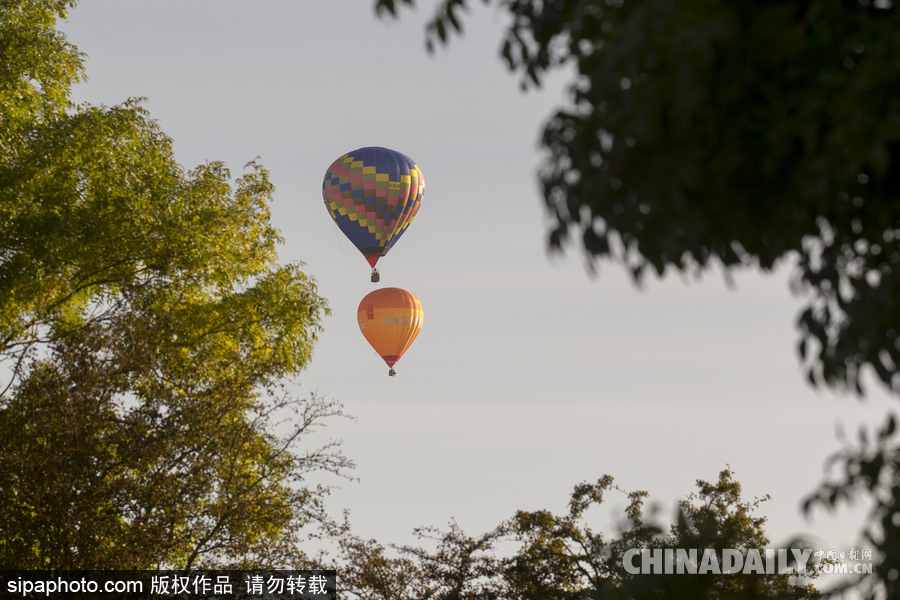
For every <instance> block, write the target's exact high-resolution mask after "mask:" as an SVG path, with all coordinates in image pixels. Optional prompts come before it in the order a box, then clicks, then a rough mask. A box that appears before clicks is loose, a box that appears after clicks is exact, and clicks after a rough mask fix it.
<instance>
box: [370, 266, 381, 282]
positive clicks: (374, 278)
mask: <svg viewBox="0 0 900 600" xmlns="http://www.w3.org/2000/svg"><path fill="white" fill-rule="evenodd" d="M379 281H381V275H379V274H378V269H374V268H373V269H372V283H378V282H379Z"/></svg>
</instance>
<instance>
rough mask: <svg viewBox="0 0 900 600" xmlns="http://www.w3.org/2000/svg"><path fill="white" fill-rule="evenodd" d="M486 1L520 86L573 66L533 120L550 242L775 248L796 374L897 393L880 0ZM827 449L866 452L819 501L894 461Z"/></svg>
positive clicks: (890, 89) (380, 2)
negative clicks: (793, 324)
mask: <svg viewBox="0 0 900 600" xmlns="http://www.w3.org/2000/svg"><path fill="white" fill-rule="evenodd" d="M484 2H485V4H490V3H491V0H484ZM403 4H405V5H412V4H413V2H412V0H376V2H375V7H376V11H377V12H378V13H380V14H389V15H394V16H396V15H397V13H398V12H399V7H400V6H401V5H403ZM469 4H470V3H469V2H467V1H466V0H442V1H441V2H439V3H438V7H437V10H436V12H435V15H434V17H433V19H432V20H431V21H430V23H429V24H428V25H427V35H426V41H427V45H428V47H429V48H433V47H434V46H435V44H437V43H447V42H448V41H449V39H450V38H451V36H452V35H453V34H454V32H457V33H458V32H461V31H462V20H461V18H460V16H461V13H462V12H465V10H466V9H467V7H468V6H469ZM494 4H495V5H496V6H498V7H499V9H500V11H501V12H503V13H505V14H506V16H507V17H508V26H507V28H506V32H505V35H504V38H503V41H502V44H501V55H502V57H503V60H504V61H505V62H506V64H507V66H508V68H509V69H510V71H512V72H515V73H517V74H518V75H519V76H520V78H521V83H522V86H523V88H528V87H530V86H539V85H540V84H541V81H542V79H543V77H544V76H545V75H546V74H547V73H548V72H549V71H551V70H553V69H558V68H560V67H563V66H572V67H574V70H575V73H576V75H575V78H574V80H573V81H572V82H571V84H570V85H569V88H568V96H569V101H568V103H567V105H566V106H564V107H561V108H560V109H559V110H558V111H556V112H555V113H554V114H553V115H551V116H550V118H549V120H548V121H547V122H546V124H545V125H544V127H543V132H542V137H541V146H542V149H543V151H544V158H543V162H542V165H541V168H540V172H539V177H540V182H541V186H542V192H543V197H544V201H545V203H546V205H547V208H548V211H549V213H550V215H551V219H552V225H551V230H550V234H549V244H550V247H551V248H552V249H555V250H560V249H561V248H563V247H564V246H565V245H566V244H567V242H569V241H571V240H572V239H573V238H574V240H575V243H577V244H578V245H580V246H581V248H583V250H584V252H585V254H586V255H587V257H588V259H589V261H590V264H591V265H594V264H595V263H596V262H597V261H599V260H602V259H612V260H614V261H617V262H619V263H621V264H623V265H624V266H625V267H626V268H627V269H628V270H629V272H630V273H631V275H632V277H633V279H634V281H635V282H637V283H640V282H642V281H643V280H644V279H645V278H646V277H647V276H648V274H656V275H659V276H662V275H663V274H665V273H666V272H668V271H671V270H674V271H677V272H681V273H688V274H696V275H699V274H701V273H703V272H705V271H706V270H708V269H710V268H711V267H712V266H713V265H716V264H720V265H722V266H723V267H724V269H725V272H726V273H729V272H731V271H732V270H735V269H738V268H743V267H750V268H756V269H759V270H761V271H763V272H768V271H771V270H772V269H774V268H775V267H776V266H777V265H778V264H779V263H788V264H790V265H791V268H792V269H793V282H792V287H793V288H794V290H795V291H796V292H797V293H799V294H803V295H804V296H805V297H806V299H807V304H806V306H805V307H804V308H803V310H802V311H801V313H800V315H799V318H798V320H797V326H798V329H799V333H800V339H799V343H798V352H799V355H800V358H801V361H802V362H803V364H804V367H805V369H806V372H807V376H808V379H809V381H810V382H811V384H812V385H817V386H827V387H831V388H834V389H837V390H849V391H853V392H856V393H857V394H859V395H862V394H863V393H864V389H863V384H862V378H863V374H864V373H866V372H868V373H871V374H874V376H875V378H876V380H877V381H879V382H880V384H881V385H883V386H884V387H885V388H887V389H888V390H889V391H891V392H892V393H895V394H896V393H898V392H900V375H898V365H900V335H898V330H900V326H898V324H900V303H898V302H897V297H898V293H900V202H898V198H900V102H898V101H897V98H898V97H900V93H898V92H900V79H898V77H897V72H898V68H900V62H898V56H900V37H898V36H897V35H896V32H897V30H898V25H900V8H898V7H897V6H895V5H894V4H895V3H894V2H893V0H803V1H801V2H790V3H784V2H780V3H779V2H770V1H763V2H745V1H741V0H722V1H708V0H695V1H688V2H672V1H671V0H602V1H601V0H576V1H571V2H561V1H545V0H496V1H495V2H494ZM892 422H893V420H892V419H889V420H888V421H887V422H886V424H885V425H884V426H883V428H882V431H886V430H888V429H890V430H891V431H893V426H892V425H891V423H892ZM888 437H890V436H888ZM854 452H855V454H854ZM873 452H874V454H873ZM879 453H880V454H879ZM836 460H838V461H839V462H840V463H842V464H845V465H857V466H859V465H861V464H873V463H878V464H880V465H883V466H884V469H883V470H879V474H880V476H881V477H882V479H878V478H876V479H875V480H872V479H869V478H868V477H869V476H868V475H866V481H868V484H865V485H863V484H862V480H860V479H859V477H858V476H857V475H856V474H854V473H852V472H850V471H847V472H846V473H844V477H843V478H842V479H840V480H838V481H832V482H829V483H828V484H826V485H825V486H824V487H823V488H822V491H823V492H826V491H827V493H825V494H824V495H822V496H819V498H818V499H819V501H820V502H824V503H826V504H828V505H830V506H834V505H835V504H836V503H839V502H840V501H841V498H843V497H846V495H852V494H858V493H860V492H861V491H864V493H875V491H876V489H888V488H890V486H891V485H893V483H885V482H886V481H891V480H890V478H889V477H888V476H887V474H888V473H897V472H898V471H900V457H898V455H897V453H896V452H893V451H891V450H890V449H889V447H888V446H887V445H881V446H877V447H875V448H867V449H863V448H855V449H854V448H848V449H847V450H846V451H844V452H841V453H839V454H838V455H837V456H836ZM883 485H887V486H888V488H882V487H881V486H883ZM873 486H874V487H873ZM865 490H868V491H867V492H866V491H865ZM831 492H836V493H835V495H831ZM876 503H877V504H878V506H879V507H880V508H879V510H881V511H884V514H886V515H887V517H886V518H887V519H888V520H890V519H893V518H895V517H896V515H897V514H900V496H897V495H893V496H890V495H889V496H879V497H878V498H876ZM882 516H883V515H882ZM878 518H879V519H881V518H882V517H878ZM871 525H873V526H874V527H875V529H876V530H877V529H880V528H881V527H883V526H885V525H884V523H881V524H879V523H878V522H873V523H871ZM890 531H892V530H891V529H890V528H888V530H887V531H886V532H885V536H886V537H882V536H881V535H876V539H877V540H879V542H878V544H877V545H876V548H877V549H878V551H879V552H880V554H881V558H880V560H881V566H882V567H883V568H884V569H886V571H884V573H883V575H884V574H886V573H895V571H891V569H894V565H897V564H900V547H898V546H897V544H896V543H893V542H890V543H889V541H888V539H889V537H890V535H888V534H889V532H890ZM885 576H886V575H885ZM895 577H896V575H895ZM889 581H893V580H889V579H884V578H883V579H882V584H883V585H888V583H889ZM889 587H890V586H889ZM891 589H895V586H894V587H891ZM871 593H873V594H874V592H871ZM892 593H893V594H894V596H897V594H898V592H896V591H894V592H892Z"/></svg>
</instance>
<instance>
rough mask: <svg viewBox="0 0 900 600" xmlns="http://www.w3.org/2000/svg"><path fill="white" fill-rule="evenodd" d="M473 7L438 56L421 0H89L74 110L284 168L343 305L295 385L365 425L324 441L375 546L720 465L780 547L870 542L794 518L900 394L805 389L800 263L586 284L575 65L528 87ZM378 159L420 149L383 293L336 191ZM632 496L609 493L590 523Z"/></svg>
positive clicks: (278, 220) (73, 34) (497, 26)
mask: <svg viewBox="0 0 900 600" xmlns="http://www.w3.org/2000/svg"><path fill="white" fill-rule="evenodd" d="M474 4H475V6H474V7H473V10H471V11H470V14H469V16H468V18H467V19H466V20H465V21H464V29H465V31H464V35H463V36H462V38H458V39H455V40H454V41H453V43H452V44H451V45H450V47H449V48H446V49H439V50H438V51H437V52H435V53H434V54H432V55H429V54H428V53H427V52H426V50H425V45H424V22H425V20H426V19H427V18H428V16H429V15H430V13H431V10H432V7H433V6H432V5H433V3H432V2H427V1H425V0H423V1H422V2H419V3H418V5H419V6H418V7H417V9H416V10H415V11H405V12H404V13H403V14H402V17H401V19H400V20H399V21H393V20H382V19H378V18H376V16H375V14H374V11H373V7H372V3H371V2H369V1H368V0H364V1H359V0H357V1H353V2H351V1H348V0H339V1H331V2H298V1H296V0H260V1H254V2H250V1H248V0H240V1H238V0H191V1H190V2H184V1H182V0H153V1H152V2H151V1H150V0H128V1H122V0H82V2H81V4H80V5H79V6H78V7H77V8H75V9H74V10H73V11H72V12H71V14H70V16H69V20H68V22H65V23H61V24H60V28H61V29H62V30H63V31H64V32H66V34H67V35H68V36H69V40H70V41H71V42H72V43H74V44H75V45H77V46H78V47H79V48H80V50H81V51H83V52H84V53H86V55H87V59H86V68H87V75H88V78H89V81H88V82H87V83H86V84H82V85H79V86H78V87H77V89H76V90H75V92H74V97H75V99H76V100H77V101H79V102H82V101H86V102H91V103H93V104H106V105H115V104H118V103H121V102H124V101H125V100H126V99H128V98H130V97H145V98H146V101H145V104H144V106H145V107H146V108H147V109H148V110H149V111H150V113H151V115H152V116H153V117H154V118H155V119H157V120H158V121H159V123H160V125H161V127H162V129H163V131H165V132H166V133H167V134H169V135H170V136H171V137H172V138H173V139H174V140H175V152H176V157H177V159H178V160H179V162H181V163H182V164H183V165H184V166H185V167H187V168H191V167H193V166H196V165H199V164H204V163H206V162H211V161H224V162H225V163H226V164H227V165H228V166H229V167H230V168H231V170H232V173H233V174H234V175H235V176H237V175H239V174H240V172H241V169H242V167H243V165H244V164H246V163H247V162H248V161H250V160H253V159H254V158H256V157H259V159H260V161H261V163H262V164H263V165H265V166H266V167H267V168H268V169H269V170H270V171H271V177H272V181H273V182H274V184H275V186H276V192H275V199H274V202H273V205H272V211H273V219H274V222H275V224H276V226H277V227H278V228H279V229H280V231H281V234H282V235H283V237H284V240H285V242H284V245H283V246H282V247H281V248H280V252H279V256H280V260H281V262H283V263H287V262H295V261H302V262H303V263H305V267H304V269H305V271H306V272H307V273H308V274H310V275H311V276H313V277H314V278H315V279H316V280H317V282H318V285H319V291H320V293H321V294H322V295H323V296H324V297H325V298H327V300H328V302H329V305H330V307H331V309H332V314H331V316H330V317H328V318H327V319H326V320H325V323H324V331H323V332H322V334H321V336H320V340H319V342H318V344H317V345H316V349H315V354H314V357H313V359H312V362H311V363H310V365H309V367H308V368H307V369H306V371H305V372H303V373H302V374H301V375H300V376H299V377H297V379H296V380H297V382H298V384H299V386H300V387H299V390H298V393H301V394H307V393H309V392H314V393H316V394H318V395H321V396H325V397H327V398H331V399H335V400H338V401H340V402H341V403H342V404H343V406H344V410H345V411H346V412H347V413H349V414H350V415H353V416H354V420H350V419H336V420H332V421H329V422H328V423H327V427H326V428H325V429H324V432H323V435H324V436H326V437H332V438H334V439H341V440H343V444H344V445H343V448H344V453H345V454H346V455H347V456H348V457H349V458H351V459H352V460H353V461H354V462H355V463H356V468H355V470H354V472H353V473H352V475H353V477H354V478H356V479H355V480H352V481H347V480H329V481H330V482H331V483H334V484H337V485H339V486H340V489H338V490H335V492H334V493H333V494H332V495H331V498H330V500H329V502H330V505H331V509H332V511H333V513H334V514H335V515H336V516H337V515H340V512H341V511H342V510H343V509H347V510H349V511H350V522H351V524H352V526H353V528H354V529H355V531H356V532H357V533H358V534H359V535H362V536H364V537H372V538H376V539H378V540H379V541H381V542H383V543H388V542H396V543H412V542H415V538H414V537H413V536H412V532H413V529H414V528H416V527H420V526H434V527H442V528H446V526H447V524H448V523H449V522H450V521H451V519H453V520H455V521H456V522H457V523H458V524H459V525H460V526H461V527H462V528H463V530H465V531H466V532H467V533H469V534H472V535H476V534H479V533H483V532H486V531H488V530H490V529H492V528H493V527H495V526H496V525H498V524H499V523H500V522H501V521H503V520H504V519H507V518H509V517H511V516H512V515H513V514H514V513H515V511H516V510H519V509H523V510H538V509H549V510H552V511H555V512H557V513H561V512H563V511H564V510H565V508H566V502H567V500H568V497H569V494H570V492H571V491H572V488H573V486H575V485H576V484H578V483H580V482H583V481H596V480H597V479H599V478H600V477H601V476H603V475H604V474H609V475H612V476H613V477H614V478H615V480H616V482H617V483H618V484H619V485H620V486H622V487H623V488H625V489H627V490H638V489H642V490H647V491H648V492H649V493H650V497H651V500H652V501H655V502H658V503H659V505H660V507H661V508H662V511H663V516H665V517H671V515H672V514H673V510H674V506H675V503H676V501H677V500H679V499H681V498H683V497H685V496H686V495H687V494H688V493H690V492H691V491H693V490H694V489H695V481H696V480H697V479H703V480H707V481H715V480H716V478H717V476H718V472H719V471H720V470H722V469H723V468H725V467H726V466H730V468H731V469H732V470H733V471H734V474H735V477H736V479H737V480H738V481H740V482H741V484H742V485H743V490H744V495H745V497H746V498H753V497H756V496H764V495H766V494H770V495H771V496H772V499H771V500H770V501H768V502H766V503H765V504H763V506H762V508H761V511H760V512H761V513H762V514H764V515H765V516H766V517H767V518H768V522H767V525H766V531H767V532H768V534H769V537H770V539H771V540H772V546H773V547H777V545H778V543H779V542H782V543H783V542H784V541H786V540H787V539H789V538H791V537H792V536H794V535H796V534H801V533H806V534H811V535H813V536H816V537H817V539H818V540H819V542H820V546H821V547H823V548H825V549H837V550H849V549H850V548H851V546H856V547H859V544H858V543H856V539H855V534H856V531H857V530H858V527H859V523H860V517H861V511H860V509H857V510H855V511H842V512H840V513H838V514H837V515H828V514H826V513H822V512H816V513H815V514H814V518H813V519H811V520H810V519H806V518H804V517H803V516H802V515H801V512H800V504H801V501H802V499H803V498H804V497H805V496H806V495H808V494H809V493H810V492H811V491H812V490H813V489H814V488H815V487H816V485H817V484H818V483H819V482H820V481H821V480H822V478H823V476H824V463H825V458H826V457H827V456H828V455H829V454H831V453H833V452H835V451H836V450H838V449H839V448H840V442H839V441H838V439H837V438H836V434H835V431H836V428H838V427H843V428H845V429H846V430H847V431H848V432H849V433H850V434H852V435H855V433H854V432H855V431H856V428H857V427H858V425H859V424H862V423H869V424H880V422H881V419H882V416H883V415H884V414H885V412H886V411H887V410H888V409H889V408H892V407H893V406H894V403H895V400H894V399H891V398H889V397H888V396H887V395H886V394H885V393H883V392H881V391H880V390H879V389H878V388H877V386H875V385H871V386H869V387H870V392H869V394H868V397H867V398H866V400H865V401H864V402H861V401H859V400H857V399H855V398H854V397H846V396H842V395H839V394H835V393H832V392H829V391H825V390H815V389H812V388H811V387H809V386H808V385H807V384H806V382H805V377H804V374H803V371H802V369H801V367H800V365H799V363H798V359H797V355H796V351H795V348H796V343H797V340H798V337H797V332H796V329H795V327H794V323H795V320H796V317H797V314H798V311H799V309H800V307H801V306H802V298H801V297H796V296H793V295H792V294H791V292H790V288H789V279H790V268H789V267H790V266H789V265H785V266H782V268H780V269H778V270H777V271H776V272H775V273H772V274H769V275H761V274H759V273H756V272H754V271H746V272H739V273H736V274H734V276H733V279H734V282H733V284H732V285H729V284H728V283H727V282H726V278H725V277H724V276H723V274H722V272H721V271H717V270H713V271H710V272H708V273H707V274H706V275H705V276H704V277H703V278H702V279H700V280H695V279H689V280H686V279H684V278H682V277H679V276H676V275H673V276H668V277H666V278H664V279H663V280H650V281H648V282H647V283H646V285H644V286H643V287H641V288H638V287H637V286H635V285H634V284H633V283H632V282H631V281H630V280H629V279H628V277H627V276H626V274H625V272H624V269H623V268H622V267H621V266H619V265H617V264H614V263H603V264H600V265H599V269H598V272H597V274H595V275H592V274H591V272H590V270H589V269H587V268H586V263H585V260H584V257H583V255H582V253H581V252H580V251H579V249H578V248H577V247H574V246H573V247H570V248H569V249H568V250H567V252H565V253H564V254H561V255H558V254H556V255H555V254H551V253H549V252H548V250H547V243H546V242H547V233H548V225H547V223H548V221H547V215H546V213H545V210H544V208H543V205H542V199H541V197H540V194H539V190H538V186H537V175H536V170H537V168H538V165H539V164H540V159H541V155H540V151H539V147H538V140H539V134H540V130H541V125H542V123H543V122H544V121H545V120H546V119H547V118H548V116H549V115H550V114H552V112H553V110H554V109H555V108H556V107H558V106H560V105H561V103H563V102H564V101H565V98H566V95H565V86H566V84H567V82H568V78H569V76H570V73H568V72H562V73H559V74H556V75H554V76H553V77H551V78H549V79H548V81H547V82H546V84H545V86H544V87H543V88H542V89H541V90H538V91H529V92H524V93H523V92H522V91H521V90H520V87H519V82H518V79H517V78H516V77H515V76H514V75H511V74H510V73H509V72H508V71H507V70H506V69H505V67H504V65H503V63H502V62H501V60H500V57H499V53H498V49H499V45H500V41H501V36H502V33H503V25H504V19H503V16H502V15H501V14H500V13H498V12H496V10H495V9H493V8H491V7H484V6H482V4H481V3H480V2H478V3H474ZM364 146H385V147H388V148H392V149H395V150H398V151H400V152H402V153H404V154H407V155H408V156H410V157H412V158H413V159H414V160H415V161H416V162H417V163H418V165H419V167H420V168H421V170H422V172H423V173H424V177H425V181H426V188H425V194H424V198H423V200H422V206H421V209H420V211H419V213H418V215H417V217H416V219H415V221H414V222H413V224H412V225H411V226H410V227H409V229H408V230H407V232H406V233H405V234H404V236H403V238H402V239H401V240H400V241H399V242H398V243H397V244H396V246H394V248H393V249H392V250H391V252H390V254H388V255H387V256H386V257H384V258H383V259H382V260H381V261H380V262H379V265H378V266H379V269H380V271H381V282H380V283H379V284H372V283H371V282H370V281H369V268H368V265H367V263H366V262H365V260H364V259H363V257H362V255H361V254H359V253H358V252H357V251H356V249H355V248H354V247H353V246H352V245H351V244H350V243H349V241H347V240H346V239H344V238H343V235H342V234H341V233H340V231H339V230H338V229H337V228H336V227H335V226H334V224H333V222H332V220H331V218H330V216H329V214H328V212H327V210H326V208H325V206H324V203H323V200H322V193H321V190H322V178H323V176H324V174H325V171H326V170H327V168H328V167H329V166H330V165H331V163H332V162H333V161H334V160H335V159H337V158H338V157H340V156H342V155H343V154H345V153H347V152H350V151H352V150H355V149H357V148H360V147H364ZM379 286H382V287H388V286H393V287H401V288H404V289H407V290H409V291H411V292H412V293H414V294H415V295H416V296H418V298H419V299H420V301H421V302H422V305H423V307H424V311H425V320H424V326H423V328H422V331H421V333H420V335H419V337H418V339H417V340H416V341H415V343H414V344H413V346H412V347H411V348H410V350H409V351H408V352H407V353H406V355H405V356H404V357H403V358H402V360H400V362H399V363H397V366H396V369H397V372H398V375H397V376H396V377H388V376H387V370H388V368H387V366H386V365H385V364H384V362H383V361H382V360H381V359H380V357H379V356H377V355H376V353H375V352H374V350H373V349H372V348H371V347H370V346H369V345H368V344H367V342H366V340H365V339H364V338H363V336H362V335H361V333H360V331H359V328H358V325H357V322H356V310H357V306H358V305H359V302H360V300H361V299H362V298H363V297H364V296H365V295H366V294H368V293H369V292H370V291H372V290H373V289H375V288H376V287H379ZM625 505H626V500H625V497H624V496H613V497H611V498H610V499H609V504H608V511H607V512H606V513H604V514H601V515H600V516H598V517H597V518H598V519H599V520H600V521H601V526H599V527H598V528H600V529H604V527H603V526H602V524H603V523H604V522H605V523H607V524H609V523H611V522H612V521H613V520H615V519H617V518H618V516H619V515H620V514H621V510H622V509H623V508H624V507H625ZM605 529H606V530H607V531H609V525H607V527H606V528H605ZM863 547H865V546H863Z"/></svg>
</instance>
